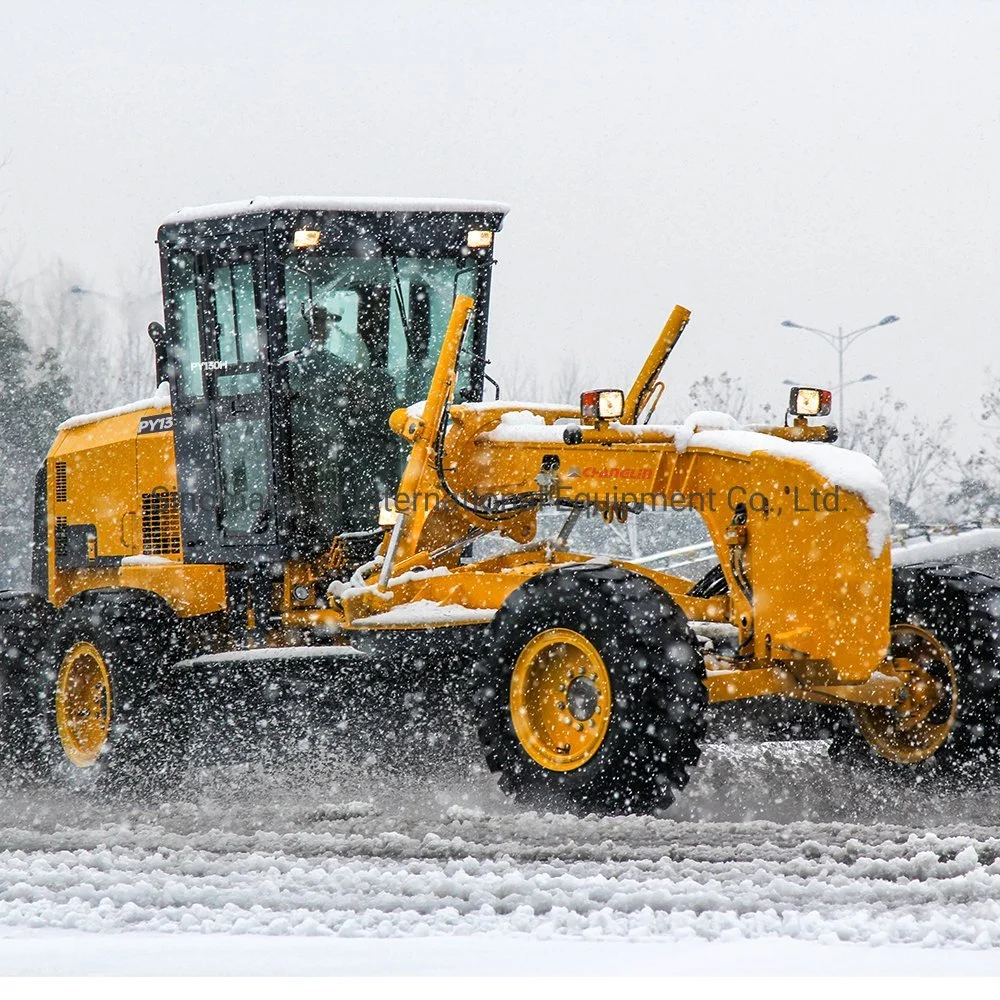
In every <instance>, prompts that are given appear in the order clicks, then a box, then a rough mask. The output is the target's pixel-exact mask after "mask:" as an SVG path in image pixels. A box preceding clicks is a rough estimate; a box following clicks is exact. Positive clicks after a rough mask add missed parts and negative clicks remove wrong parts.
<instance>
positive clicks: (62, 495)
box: [56, 462, 67, 503]
mask: <svg viewBox="0 0 1000 1000" xmlns="http://www.w3.org/2000/svg"><path fill="white" fill-rule="evenodd" d="M66 497H67V492H66V463H65V462H56V503H65V502H66Z"/></svg>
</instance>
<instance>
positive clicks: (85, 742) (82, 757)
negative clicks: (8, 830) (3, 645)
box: [31, 593, 187, 797]
mask: <svg viewBox="0 0 1000 1000" xmlns="http://www.w3.org/2000/svg"><path fill="white" fill-rule="evenodd" d="M183 651H184V637H183V632H182V630H181V627H180V624H179V622H178V621H177V620H176V619H175V618H174V617H173V615H172V614H171V613H170V611H169V609H167V608H166V607H165V606H164V605H162V604H161V603H160V602H157V601H155V600H149V599H143V598H141V597H140V598H136V597H135V596H133V595H131V594H128V593H122V594H108V593H105V594H101V593H97V594H88V595H84V596H83V597H82V598H81V599H79V600H78V601H77V602H76V603H74V604H72V605H70V606H68V607H67V608H66V610H65V611H64V612H63V613H62V614H61V615H60V616H59V617H58V618H57V620H56V623H55V625H54V627H53V629H52V633H51V635H50V637H49V639H48V641H47V642H46V644H45V647H44V649H43V651H42V653H41V655H40V657H39V667H40V669H39V673H38V677H37V680H36V683H35V686H34V696H35V706H34V709H35V710H34V711H33V712H32V713H31V717H32V719H33V720H34V752H33V760H32V761H31V764H32V765H33V769H34V771H35V773H36V774H37V775H38V776H39V777H41V778H42V779H43V780H49V781H53V782H55V783H58V784H64V785H67V786H68V787H73V788H79V787H84V788H87V789H95V790H100V791H101V792H105V793H114V794H128V795H130V796H139V797H142V796H144V795H159V794H162V793H163V792H164V790H166V789H168V788H170V787H172V785H173V784H174V783H176V781H177V780H178V778H179V776H180V774H181V773H182V772H183V770H184V768H185V766H186V760H185V757H184V750H185V738H186V735H187V734H186V729H185V722H186V717H185V713H184V711H183V707H182V706H179V705H178V703H177V699H176V698H175V692H174V691H173V690H172V688H171V684H170V673H169V670H168V668H169V666H170V665H171V664H172V663H173V662H174V661H175V660H177V659H179V658H180V657H181V656H182V655H183Z"/></svg>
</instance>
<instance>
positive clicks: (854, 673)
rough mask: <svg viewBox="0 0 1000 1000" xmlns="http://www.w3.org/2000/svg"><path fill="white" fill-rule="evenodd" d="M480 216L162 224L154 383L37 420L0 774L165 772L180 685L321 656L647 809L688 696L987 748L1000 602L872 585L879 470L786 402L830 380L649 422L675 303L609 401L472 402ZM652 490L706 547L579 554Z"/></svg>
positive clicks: (238, 207) (476, 387)
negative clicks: (393, 670)
mask: <svg viewBox="0 0 1000 1000" xmlns="http://www.w3.org/2000/svg"><path fill="white" fill-rule="evenodd" d="M504 214H505V209H504V207H503V206H501V205H496V204H490V203H462V202H419V201H416V202H400V201H396V202H392V201H360V200H351V199H309V200H303V199H255V200H253V201H250V202H246V203H234V204H228V205H221V206H213V207H209V208H205V209H196V210H185V211H182V212H180V213H178V214H176V215H175V216H172V217H171V218H169V219H168V220H167V221H166V222H165V223H164V224H163V225H162V226H161V228H160V230H159V234H158V243H159V248H160V255H161V265H162V278H163V301H164V317H165V324H164V325H163V326H161V325H159V324H151V326H150V335H151V337H152V339H153V342H154V345H155V349H156V367H157V382H158V384H159V386H160V388H159V390H158V391H157V394H156V395H155V396H154V397H153V398H151V399H149V400H145V401H142V402H140V403H137V404H134V405H132V406H126V407H122V408H120V409H118V410H114V411H108V412H106V413H103V414H94V415H90V416H84V417H78V418H74V419H72V420H70V421H68V422H67V423H66V424H64V425H63V426H62V427H61V428H60V430H59V433H58V436H57V438H56V440H55V442H54V444H53V446H52V449H51V451H50V452H49V455H48V457H47V458H46V461H45V464H44V466H43V468H42V470H40V473H39V476H38V478H37V482H36V506H35V535H34V549H33V552H34V560H33V591H32V592H31V593H26V594H7V595H4V596H3V597H2V599H0V629H2V632H3V658H2V661H0V663H2V668H0V669H2V671H3V684H4V690H5V691H6V693H7V697H6V699H5V701H4V702H3V707H4V718H3V728H4V739H3V746H4V753H5V755H6V756H7V758H8V762H9V763H13V764H14V765H15V766H19V767H22V768H23V769H25V770H31V771H33V772H34V773H36V774H37V773H40V772H41V773H43V774H46V775H56V774H64V773H66V772H67V771H69V772H74V771H80V770H86V771H88V772H89V773H92V774H96V775H97V776H98V777H99V779H100V780H106V781H107V782H109V783H110V784H112V785H113V784H114V783H115V782H116V781H121V782H132V781H134V780H135V779H136V777H137V776H139V777H149V776H150V775H152V774H156V773H167V772H170V771H171V769H172V768H173V767H174V766H175V765H176V764H177V758H178V757H182V756H183V752H184V751H183V742H182V741H180V740H178V739H177V734H178V732H179V731H181V730H182V729H183V728H184V724H185V719H186V718H187V716H188V709H187V708H186V707H185V704H184V692H185V691H187V690H189V688H190V685H189V684H188V681H187V680H186V678H188V677H189V676H190V672H191V671H192V670H194V669H197V670H199V671H200V672H201V673H202V674H208V675H212V674H213V672H215V671H219V670H221V669H222V668H223V666H224V665H225V664H227V663H230V662H232V661H236V660H247V661H256V662H259V661H261V660H270V661H272V662H274V663H275V664H278V663H286V662H290V661H297V660H303V659H306V658H308V659H309V660H310V661H311V662H312V663H314V664H318V665H319V666H318V669H319V670H320V672H321V673H322V672H326V673H327V674H329V675H330V676H334V675H335V674H336V673H337V671H338V670H340V669H341V668H342V665H343V664H344V663H345V662H346V661H345V659H344V657H345V656H349V655H351V654H353V653H354V652H356V651H360V652H361V653H364V652H365V651H366V650H369V651H370V650H385V649H386V648H390V647H392V645H393V644H394V643H395V644H397V645H399V646H400V647H405V646H406V644H407V643H411V642H419V643H420V644H421V648H422V649H423V650H424V651H425V652H424V654H423V655H424V656H425V657H427V656H429V657H430V658H431V659H435V658H437V659H439V660H440V663H439V664H438V665H439V666H443V667H444V669H445V670H446V671H448V672H450V673H451V675H452V679H453V680H455V679H457V680H459V681H460V682H461V684H460V688H461V689H462V690H464V691H466V692H467V698H468V701H469V704H470V705H471V706H474V711H475V716H476V722H477V727H478V733H479V737H480V739H481V741H482V745H483V747H484V750H485V754H486V759H487V762H488V764H489V766H490V768H491V769H493V770H494V771H497V772H499V774H500V780H501V783H502V785H503V787H504V788H505V789H506V790H507V791H509V792H511V793H513V794H515V795H517V796H518V797H520V798H521V799H522V800H524V801H527V802H533V803H542V804H550V805H551V804H555V803H562V804H566V805H568V806H569V807H570V808H575V809H579V810H587V811H598V812H600V811H611V812H633V811H644V810H650V809H654V808H657V807H663V806H665V805H667V804H669V803H670V802H671V801H672V798H673V793H674V790H676V789H678V788H681V787H683V785H684V784H685V782H686V780H687V777H688V769H689V768H690V767H691V766H692V765H693V764H694V763H695V762H696V761H697V760H698V756H699V752H700V749H699V747H700V743H701V741H702V739H703V736H704V729H705V721H704V720H705V713H706V707H707V706H708V705H709V703H714V702H734V701H740V700H747V699H759V698H771V699H772V700H773V699H774V698H784V699H795V700H798V701H804V702H813V703H817V704H819V705H823V706H832V707H834V708H837V709H840V710H842V714H843V715H844V717H845V718H846V719H850V720H853V721H852V722H851V724H850V725H849V726H846V725H845V726H843V727H842V728H841V732H840V734H839V735H838V738H837V740H836V741H835V745H836V746H837V747H838V748H839V749H840V750H841V751H842V752H845V753H847V752H850V753H856V754H861V755H867V756H869V757H871V758H873V759H877V760H880V761H883V762H885V763H886V764H887V765H889V766H894V767H896V768H899V769H902V770H906V769H909V770H910V771H911V772H918V771H920V769H921V766H923V768H924V769H926V767H927V766H928V762H936V763H950V764H954V765H958V766H962V767H964V766H967V765H972V764H979V763H982V762H983V761H985V760H986V759H988V757H989V755H990V751H991V750H992V749H993V747H994V745H995V743H996V740H995V735H996V730H997V716H998V710H997V707H996V697H995V695H996V689H997V685H998V656H997V644H998V640H997V629H996V626H995V624H994V622H995V614H996V610H998V608H996V607H995V605H997V604H998V601H997V597H998V594H1000V590H998V586H997V584H995V583H994V582H993V581H992V580H990V579H989V578H987V577H984V576H982V575H980V574H976V573H973V572H971V571H968V570H963V569H958V568H953V567H943V566H923V567H907V568H906V569H904V570H900V571H898V572H896V573H895V575H894V573H893V568H892V566H891V553H890V547H889V527H890V525H889V520H888V493H887V491H886V488H885V485H884V482H883V480H882V479H881V477H880V475H879V473H878V471H877V469H876V468H875V466H874V465H873V463H871V462H870V461H869V460H868V459H867V458H865V457H863V456H861V455H858V454H855V453H852V452H849V451H847V450H845V449H841V448H837V447H835V446H834V445H833V444H832V443H831V441H832V440H833V439H834V438H835V431H834V429H833V428H830V427H827V426H824V425H823V424H821V423H816V422H815V420H813V419H812V418H817V417H822V416H824V415H826V414H827V413H829V394H828V393H825V392H824V391H821V390H818V389H812V388H809V387H802V388H798V389H795V390H793V392H792V399H791V405H790V408H789V415H788V417H787V418H786V421H785V425H783V426H775V427H756V428H744V427H739V426H737V425H736V424H735V423H734V422H733V421H732V420H731V419H730V418H728V417H726V416H725V415H722V414H714V413H703V414H695V415H694V416H693V417H692V418H690V419H689V420H688V421H686V422H685V423H683V424H680V425H659V424H654V423H652V422H651V420H650V418H651V415H652V412H653V409H654V407H655V406H656V403H657V402H658V400H659V397H660V395H661V393H662V392H663V383H662V382H661V381H660V374H661V371H662V369H663V366H664V363H665V361H666V360H667V357H668V355H669V353H670V351H671V349H672V348H673V346H674V345H675V344H676V343H677V340H678V337H679V336H680V334H681V333H682V331H683V330H684V328H685V326H686V324H687V322H688V315H689V314H688V312H687V310H686V309H683V308H681V307H679V306H678V307H676V308H675V309H674V310H673V312H672V313H671V315H670V317H669V319H668V321H667V323H666V325H665V327H664V328H663V331H662V333H661V334H660V336H659V338H658V339H657V340H656V342H655V343H654V345H653V348H652V350H651V351H650V353H649V356H648V358H647V359H646V361H645V363H644V364H643V366H642V368H641V370H640V372H639V374H638V376H637V377H636V379H635V381H634V383H633V384H632V385H631V387H628V388H627V389H594V390H585V391H583V392H582V394H581V403H580V406H579V407H575V406H555V405H543V404H538V405H535V404H523V403H516V404H508V403H504V402H502V401H500V400H499V399H490V400H485V401H484V399H483V395H484V393H483V389H484V385H485V384H486V383H488V382H491V381H492V380H490V379H489V377H488V375H487V372H486V365H487V359H486V335H487V319H488V306H489V290H490V281H491V273H492V269H493V265H494V263H495V261H494V257H493V248H494V240H495V237H496V234H497V233H498V232H499V230H500V229H501V225H502V222H503V218H504ZM497 395H499V392H497ZM678 510H694V511H696V512H697V513H698V514H699V515H700V516H701V518H702V520H703V522H704V526H705V529H706V530H707V533H708V536H709V538H710V539H711V542H712V544H713V547H714V550H715V552H716V554H717V556H718V565H717V566H716V567H714V568H713V569H712V570H711V571H710V572H709V573H708V574H706V575H705V576H704V577H703V578H702V579H700V580H698V581H695V582H692V581H690V580H687V579H684V578H681V577H679V576H674V575H671V574H670V573H667V572H661V571H657V570H654V569H651V568H649V567H648V566H647V565H645V564H638V563H634V562H630V561H628V560H624V559H617V558H607V557H604V558H600V557H595V556H594V555H593V554H591V553H587V552H581V551H576V550H574V548H573V545H572V531H573V529H574V526H575V525H576V524H577V522H578V520H579V518H581V517H582V516H593V515H595V514H596V515H599V516H600V517H602V518H604V519H605V520H607V521H625V520H627V519H628V518H632V517H637V516H642V517H670V516H671V514H672V512H674V511H678ZM543 512H544V513H545V514H546V515H547V516H546V518H545V519H544V520H546V522H548V521H550V520H551V518H550V517H548V515H550V514H553V513H559V514H561V515H564V520H563V522H562V524H561V527H560V528H559V530H558V531H556V532H555V533H547V532H542V531H540V530H539V523H540V520H541V519H540V514H541V513H543ZM487 541H489V542H490V543H491V545H490V547H489V549H488V550H487V549H486V545H485V543H486V542H487ZM428 650H429V652H426V651H428ZM368 662H370V663H371V664H372V666H371V668H370V669H372V670H373V671H377V670H378V669H379V668H378V662H379V660H378V657H377V656H376V657H371V658H370V659H369V661H368ZM200 690H202V691H204V690H205V689H200ZM208 691H209V694H208V695H204V694H201V695H199V697H211V687H209V688H208ZM217 696H218V697H220V698H221V697H223V695H222V694H221V693H219V694H218V695H217Z"/></svg>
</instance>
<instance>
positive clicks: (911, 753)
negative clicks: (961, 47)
mask: <svg viewBox="0 0 1000 1000" xmlns="http://www.w3.org/2000/svg"><path fill="white" fill-rule="evenodd" d="M881 669H882V671H883V672H884V673H888V674H891V675H894V676H896V677H899V678H900V680H902V682H903V687H902V689H901V691H900V701H899V704H898V705H897V706H896V707H895V708H889V709H887V708H876V707H874V706H863V705H858V706H855V709H854V715H855V718H856V719H857V722H858V728H859V729H860V730H861V734H862V735H863V736H864V738H865V740H866V741H867V742H868V744H869V745H870V746H871V748H872V749H873V750H874V751H875V752H876V753H877V754H879V756H881V757H884V758H885V759H886V760H890V761H892V762H893V763H896V764H918V763H920V761H922V760H926V759H927V758H928V757H931V756H933V754H934V753H936V752H937V750H938V749H939V748H940V747H941V746H942V744H943V743H944V742H945V740H946V739H947V738H948V734H949V733H950V732H951V727H952V725H953V723H954V721H955V714H956V712H957V710H958V682H957V678H956V676H955V668H954V666H953V665H952V662H951V657H950V656H949V655H948V651H947V649H945V647H944V646H943V645H941V643H940V642H939V641H938V640H937V639H936V638H935V637H934V636H933V635H932V634H931V633H930V632H928V631H926V630H925V629H922V628H919V627H918V626H916V625H910V624H908V623H907V624H901V625H894V626H893V627H892V633H891V641H890V644H889V657H888V658H887V659H886V661H885V664H884V665H883V666H882V668H881Z"/></svg>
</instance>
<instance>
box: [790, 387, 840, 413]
mask: <svg viewBox="0 0 1000 1000" xmlns="http://www.w3.org/2000/svg"><path fill="white" fill-rule="evenodd" d="M832 405H833V393H832V392H830V390H829V389H810V388H805V387H802V386H795V387H794V388H793V389H792V391H791V392H790V393H789V395H788V412H789V413H790V414H792V416H794V417H825V416H827V414H829V412H830V407H831V406H832Z"/></svg>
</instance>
